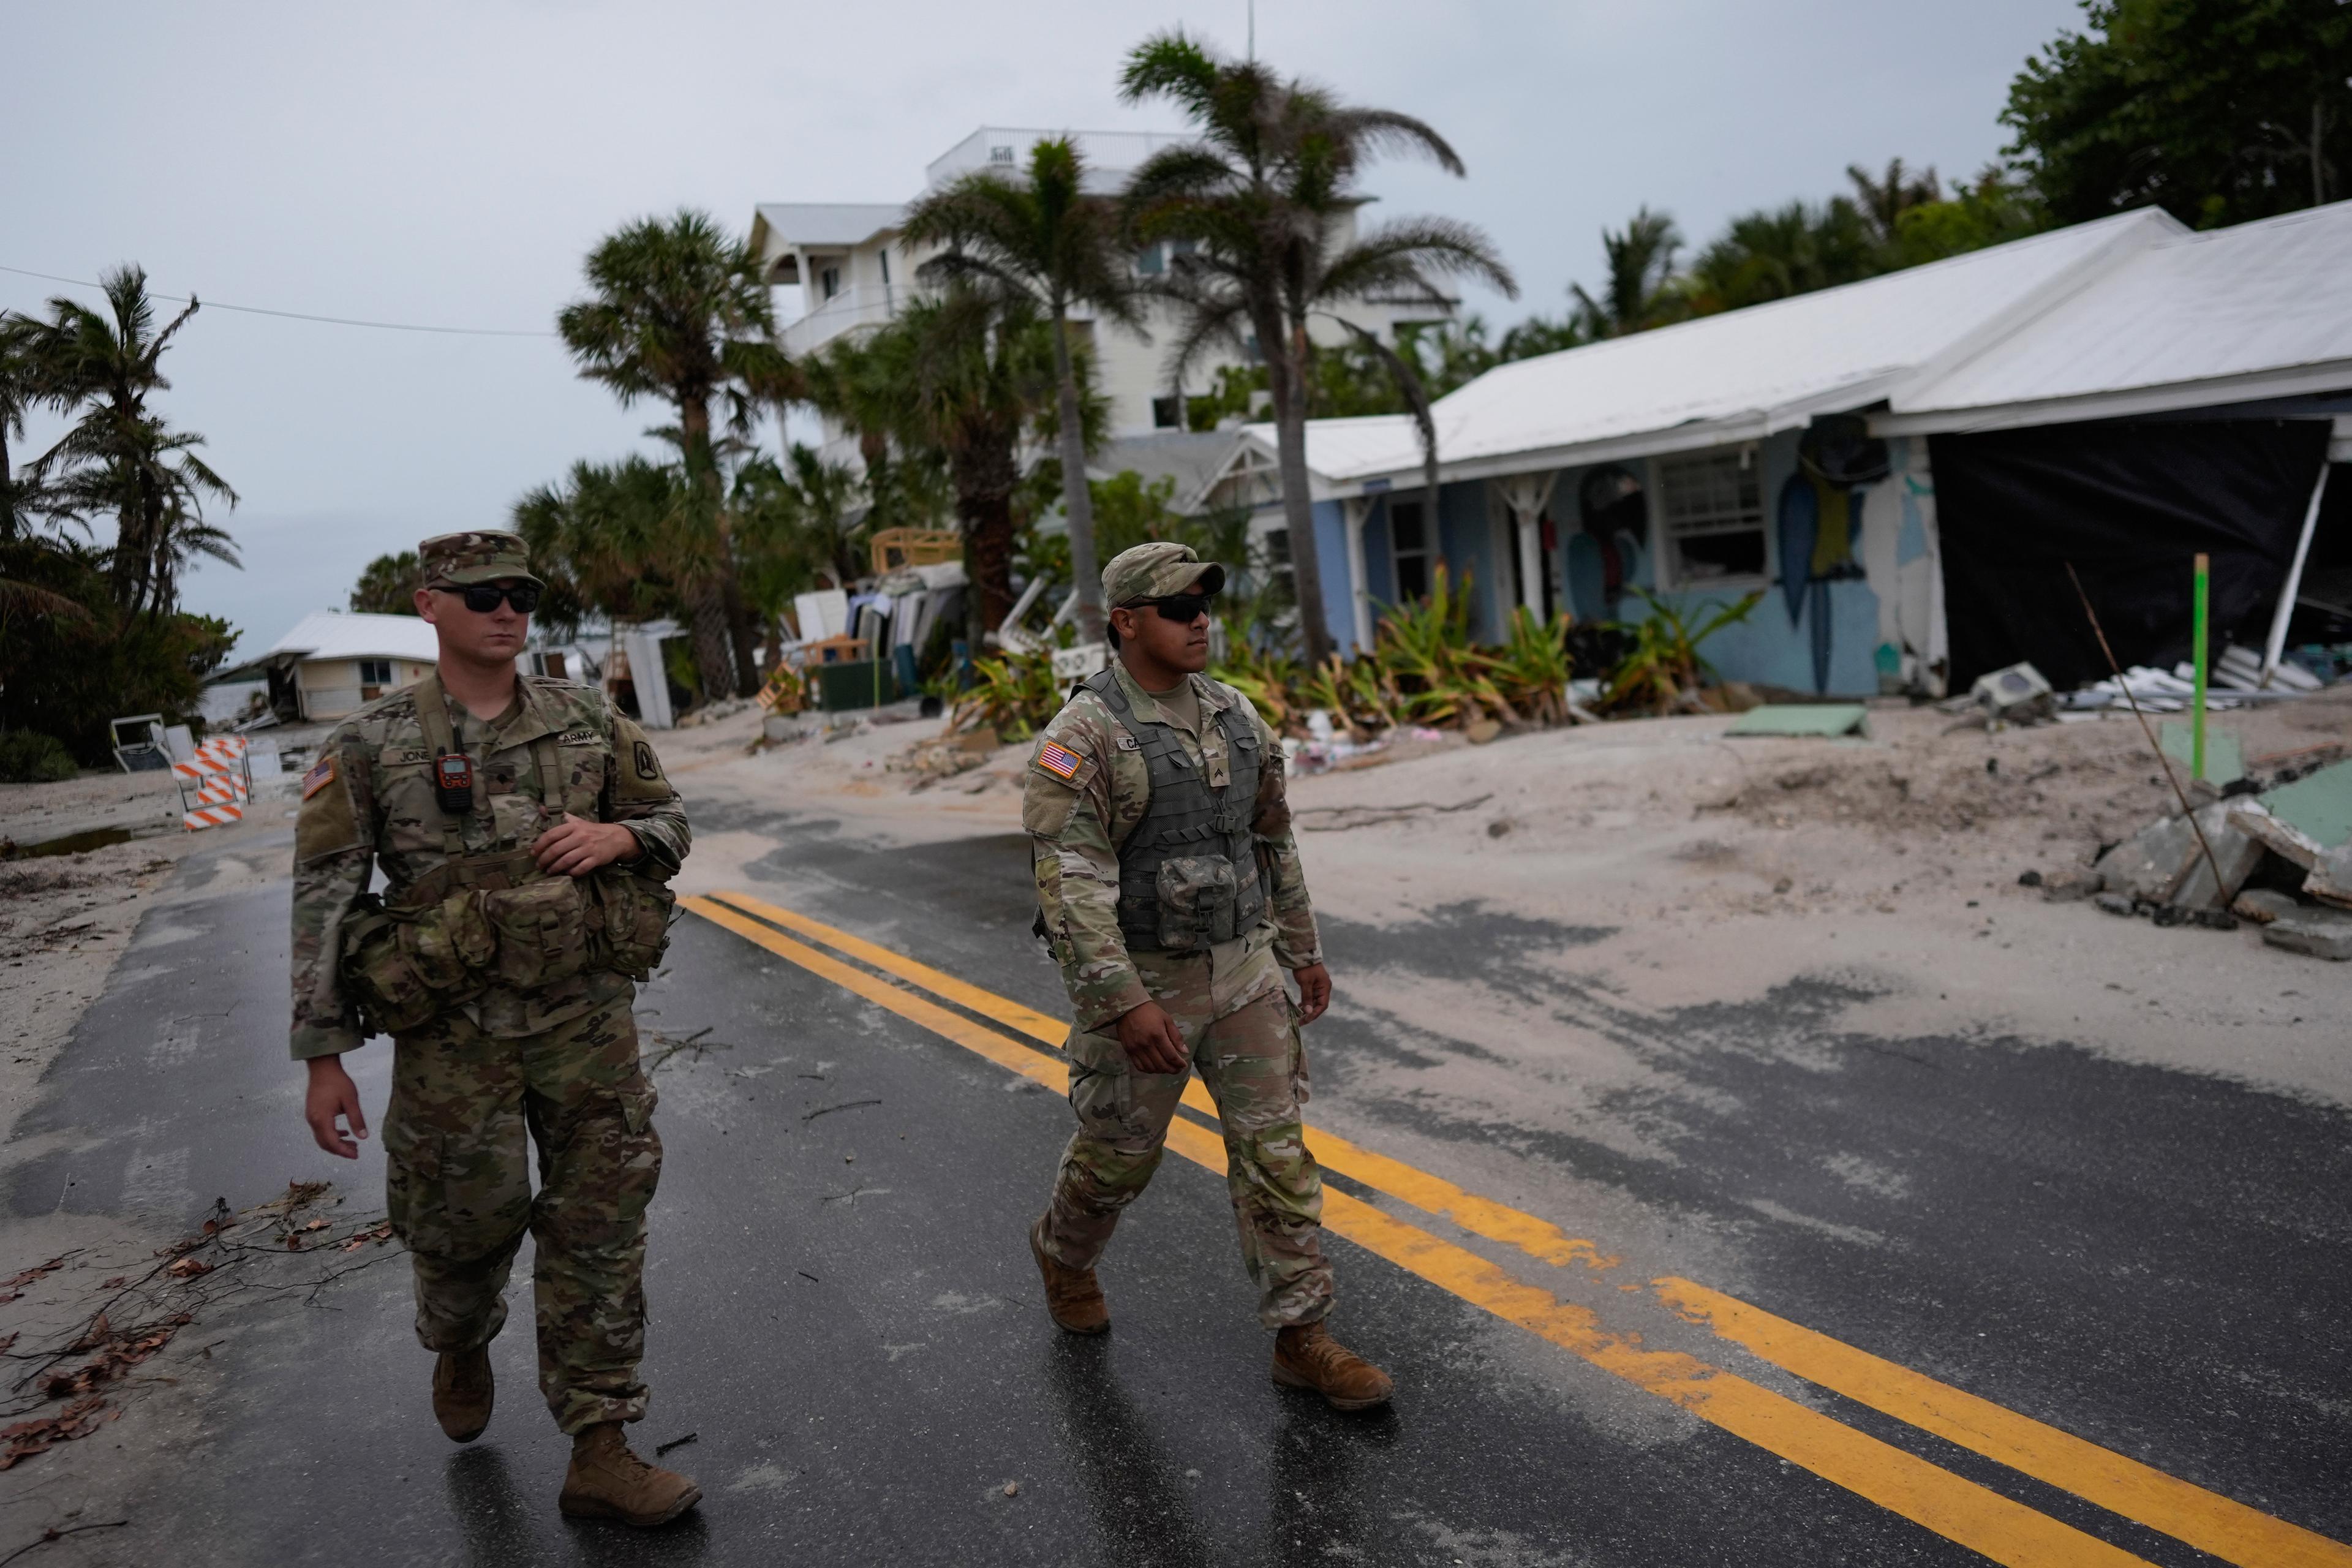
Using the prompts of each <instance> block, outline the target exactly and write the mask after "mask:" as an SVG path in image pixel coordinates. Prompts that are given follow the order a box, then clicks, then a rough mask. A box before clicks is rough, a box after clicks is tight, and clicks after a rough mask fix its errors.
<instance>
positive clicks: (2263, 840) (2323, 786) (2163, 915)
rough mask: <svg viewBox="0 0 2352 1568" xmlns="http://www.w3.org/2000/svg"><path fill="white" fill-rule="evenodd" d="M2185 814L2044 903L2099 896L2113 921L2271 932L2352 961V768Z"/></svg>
mask: <svg viewBox="0 0 2352 1568" xmlns="http://www.w3.org/2000/svg"><path fill="white" fill-rule="evenodd" d="M2198 787H2199V789H2200V792H2201V793H2202V794H2203V795H2205V796H2206V798H2205V800H2204V801H2203V802H2202V804H2200V805H2197V806H2196V808H2195V810H2194V811H2193V812H2191V813H2189V814H2188V815H2186V816H2168V817H2165V818H2163V819H2161V820H2159V821H2157V822H2153V823H2150V824H2149V825H2148V826H2146V827H2144V828H2142V829H2141V830H2140V831H2139V832H2138V833H2137V834H2135V835H2133V836H2132V837H2130V838H2128V839H2126V840H2125V841H2124V842H2122V843H2120V844H2116V845H2114V846H2112V847H2109V848H2108V849H2107V850H2106V851H2105V853H2103V854H2102V855H2101V856H2100V857H2099V859H2098V863H2097V865H2096V866H2095V868H2093V869H2092V871H2091V872H2090V873H2089V874H2088V875H2087V876H2072V877H2065V876H2062V877H2057V878H2052V879H2042V878H2041V877H2040V876H2039V875H2038V874H2034V873H2029V874H2028V875H2030V876H2032V877H2033V878H2034V882H2035V883H2036V884H2038V885H2040V886H2042V889H2043V893H2044V896H2045V897H2048V898H2053V899H2069V898H2083V897H2089V898H2090V899H2091V900H2092V901H2093V902H2095V904H2097V906H2098V907H2099V908H2101V909H2103V910H2106V911H2107V912H2109V913H2111V914H2117V915H2144V916H2147V917H2148V918H2150V919H2151V920H2153V921H2155V922H2156V923H2157V924H2158V925H2186V924H2195V925H2202V926H2210V927H2213V928H2215V929H2219V930H2225V931H2226V930H2234V929H2236V927H2237V924H2238V922H2239V921H2241V920H2246V921H2253V922H2255V923H2257V924H2259V925H2261V926H2262V927H2263V941H2265V942H2269V943H2270V944H2271V945H2272V946H2273V947H2278V948H2283V949H2284V950H2286V951H2287V952H2300V953H2306V954H2309V955H2310V956H2312V957H2315V958H2331V959H2337V960H2352V762H2336V763H2324V764H2321V765H2319V766H2317V767H2315V768H2314V769H2313V770H2311V771H2310V772H2308V773H2299V772H2298V770H2295V769H2293V768H2289V769H2286V770H2284V771H2283V772H2282V773H2280V774H2279V775H2278V776H2277V777H2276V778H2275V779H2274V780H2273V784H2272V786H2271V787H2270V788H2269V789H2268V790H2266V791H2263V790H2259V789H2258V788H2257V787H2256V786H2255V785H2253V784H2252V783H2251V782H2250V781H2249V782H2246V783H2244V784H2233V785H2232V786H2231V793H2229V794H2227V795H2221V796H2220V797H2218V798H2216V797H2215V795H2214V792H2213V791H2212V790H2211V788H2210V785H2204V784H2200V786H2198Z"/></svg>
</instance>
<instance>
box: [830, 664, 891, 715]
mask: <svg viewBox="0 0 2352 1568" xmlns="http://www.w3.org/2000/svg"><path fill="white" fill-rule="evenodd" d="M816 697H817V705H818V706H819V707H821V708H823V709H824V710H825V711H826V712H828V713H846V712H848V711H850V710H853V709H857V708H878V707H881V706H882V705H883V704H884V703H887V702H896V701H897V700H898V681H897V679H894V678H893V677H892V675H891V673H890V671H889V669H888V668H887V667H886V666H879V665H877V664H876V663H875V662H874V661H873V660H872V659H870V658H866V659H859V660H858V661H857V662H856V663H854V664H821V665H819V666H817V668H816Z"/></svg>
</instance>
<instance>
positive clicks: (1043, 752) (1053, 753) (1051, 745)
mask: <svg viewBox="0 0 2352 1568" xmlns="http://www.w3.org/2000/svg"><path fill="white" fill-rule="evenodd" d="M1037 765H1038V766H1039V767H1041V768H1043V769H1045V771H1046V772H1047V773H1051V774H1053V775H1054V776H1055V778H1057V779H1060V780H1061V781H1062V782H1063V783H1064V784H1068V783H1069V782H1070V781H1071V780H1072V779H1075V778H1076V777H1077V776H1078V770H1079V769H1080V768H1082V767H1084V766H1086V765H1087V760H1086V758H1084V757H1082V756H1080V755H1078V753H1077V752H1074V751H1072V750H1070V748H1069V747H1067V746H1065V745H1064V744H1062V743H1061V742H1059V741H1048V742H1045V744H1044V745H1042V746H1040V747H1038V748H1037Z"/></svg>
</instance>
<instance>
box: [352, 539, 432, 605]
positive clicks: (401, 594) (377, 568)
mask: <svg viewBox="0 0 2352 1568" xmlns="http://www.w3.org/2000/svg"><path fill="white" fill-rule="evenodd" d="M423 586H425V568H424V565H423V563H420V562H419V561H418V560H417V558H416V552H415V551H414V550H404V551H401V552H399V553H397V554H394V555H379V556H377V557H376V558H375V559H374V560H373V561H371V562H369V563H367V565H366V566H365V567H364V568H363V569H362V571H361V573H360V578H359V581H358V582H356V583H354V584H352V593H351V598H350V599H349V601H348V605H349V607H350V609H351V612H352V614H353V615H355V616H413V615H415V613H416V590H417V589H419V588H422V587H423Z"/></svg>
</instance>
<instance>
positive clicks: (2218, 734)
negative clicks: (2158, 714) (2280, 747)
mask: <svg viewBox="0 0 2352 1568" xmlns="http://www.w3.org/2000/svg"><path fill="white" fill-rule="evenodd" d="M2159 729H2160V731H2161V732H2162V734H2163V736H2164V754H2165V755H2166V756H2168V757H2170V758H2171V759H2172V760H2173V761H2174V762H2175V763H2179V765H2180V767H2181V768H2182V770H2183V771H2186V770H2187V768H2188V766H2189V759H2190V757H2191V755H2192V754H2193V753H2194V752H2196V750H2197V737H2196V735H2195V733H2194V732H2193V731H2192V729H2191V727H2190V724H2189V721H2188V720H2186V719H2167V720H2166V721H2164V722H2163V724H2162V725H2161V726H2159ZM2245 776H2246V748H2245V747H2244V746H2243V745H2242V744H2240V743H2239V741H2238V737H2237V736H2235V735H2232V734H2231V733H2230V731H2227V730H2216V729H2214V728H2212V727H2211V726H2210V725H2208V726H2207V727H2206V731H2205V782H2206V783H2207V784H2235V783H2237V782H2238V781H2239V780H2240V779H2242V778H2244V777H2245Z"/></svg>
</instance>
